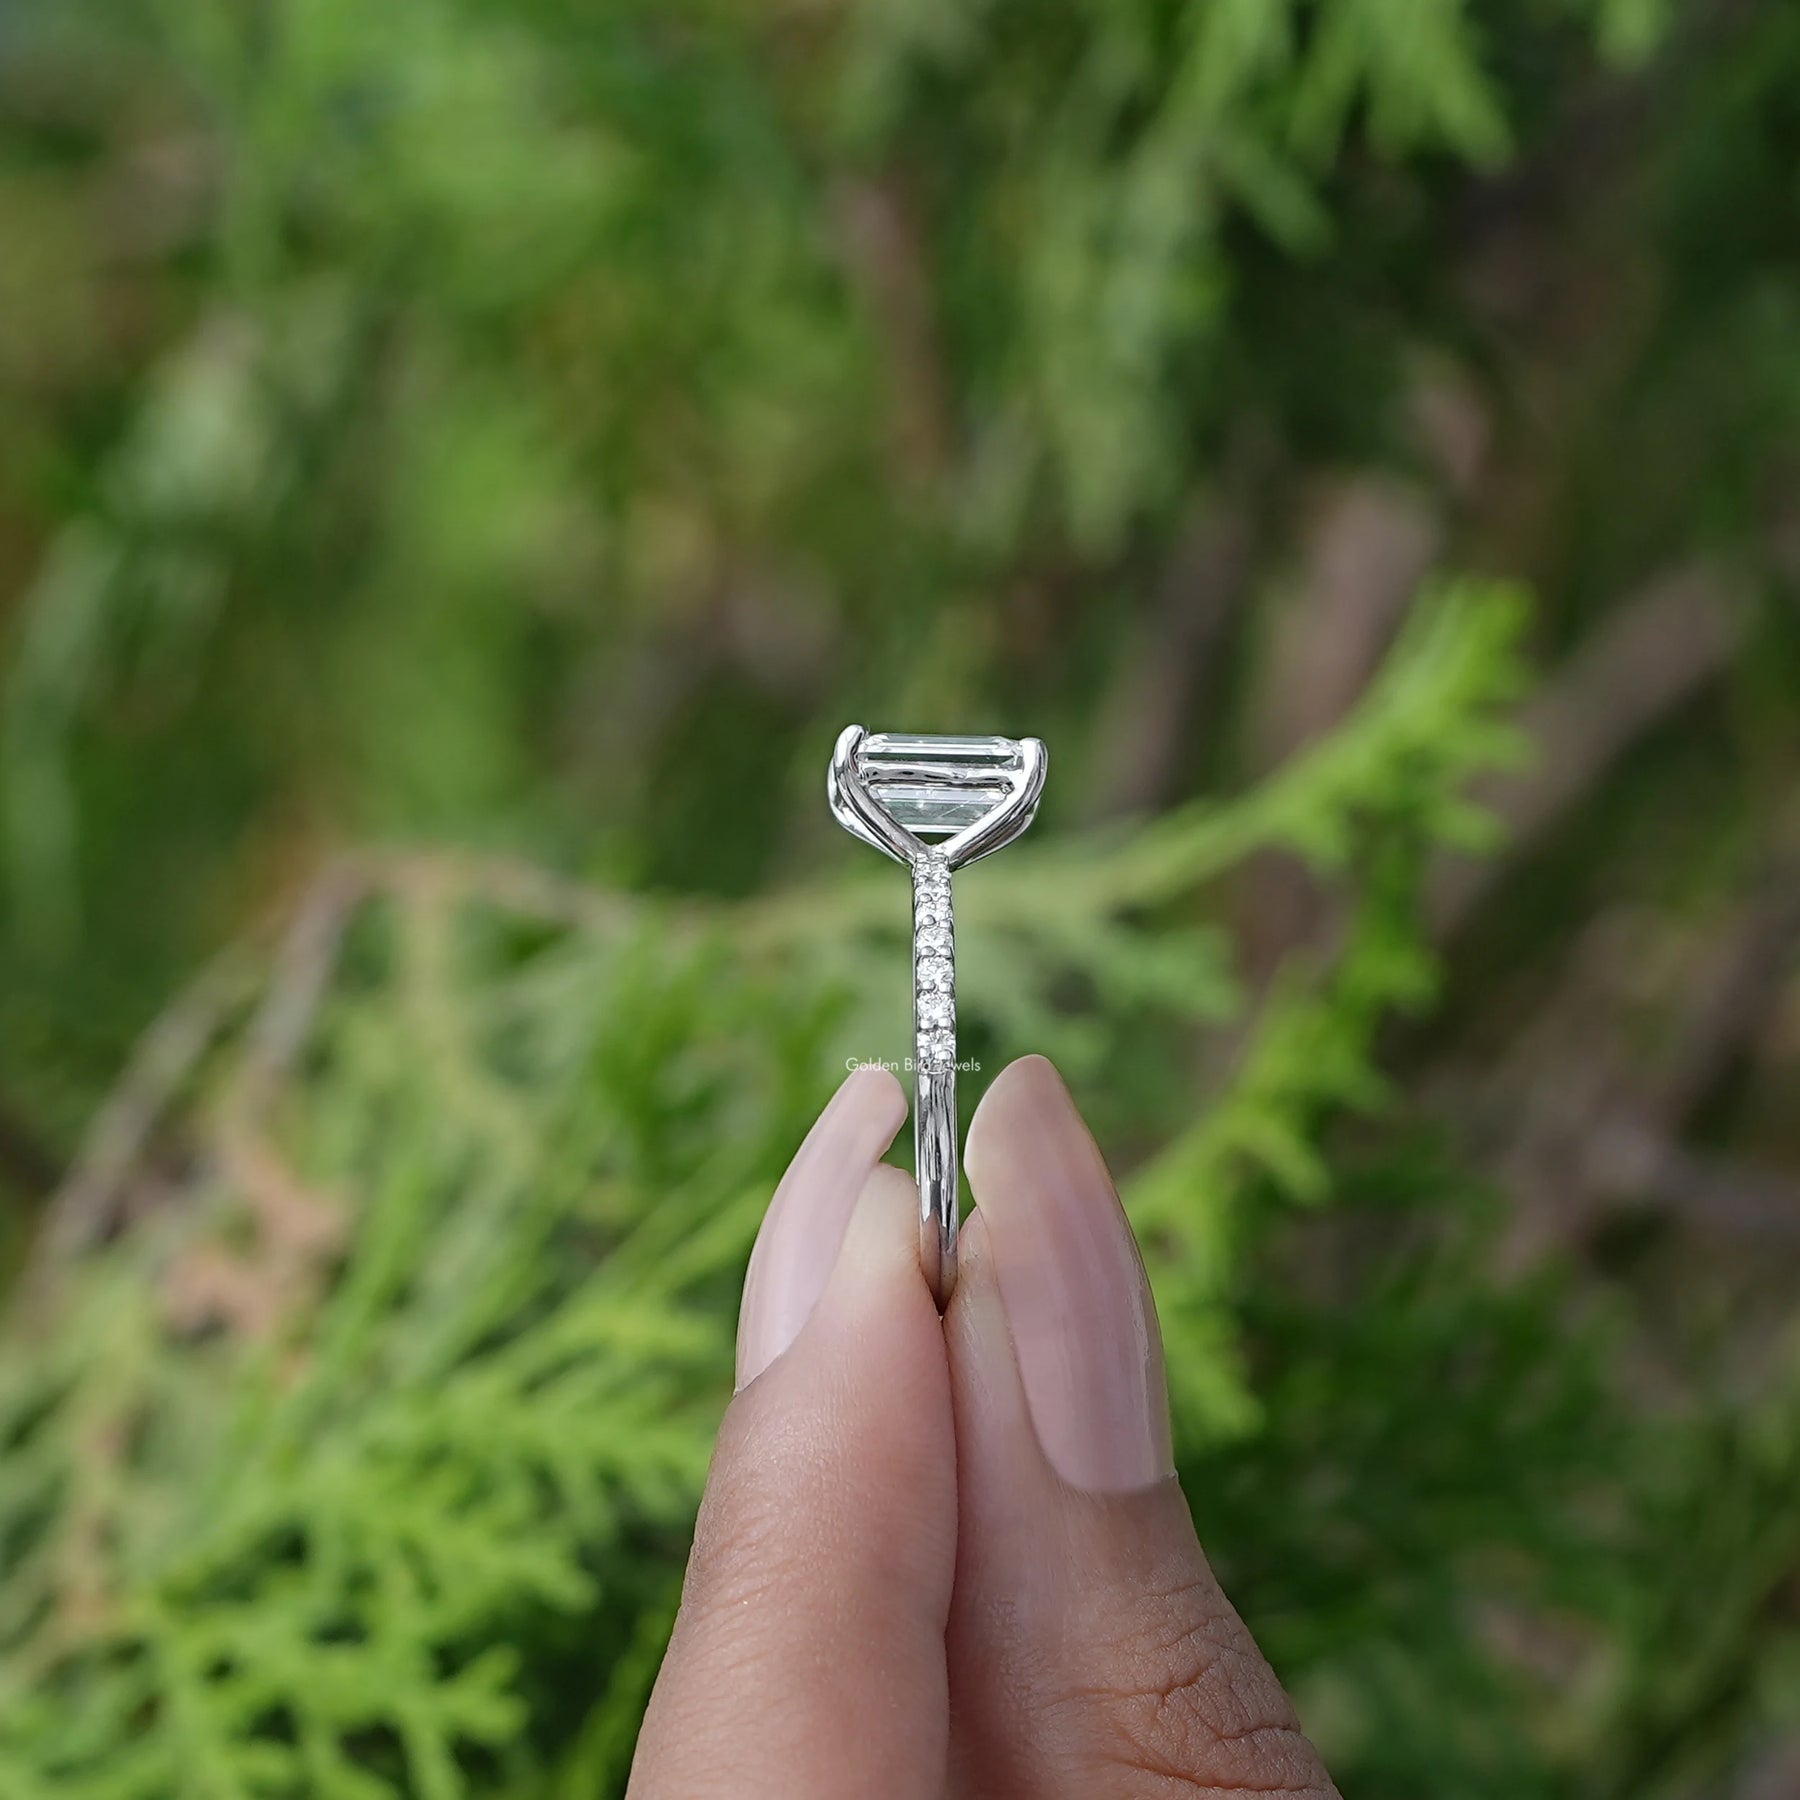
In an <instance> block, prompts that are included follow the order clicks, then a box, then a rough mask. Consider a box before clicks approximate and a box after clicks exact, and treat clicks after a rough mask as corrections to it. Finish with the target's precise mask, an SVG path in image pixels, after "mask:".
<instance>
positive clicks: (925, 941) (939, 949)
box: [917, 925, 951, 956]
mask: <svg viewBox="0 0 1800 1800" xmlns="http://www.w3.org/2000/svg"><path fill="white" fill-rule="evenodd" d="M950 944H951V938H950V928H949V926H947V925H921V926H920V927H919V934H918V941H917V951H918V954H919V955H920V956H948V955H949V954H950Z"/></svg>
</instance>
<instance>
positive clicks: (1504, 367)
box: [0, 0, 1800, 1800]
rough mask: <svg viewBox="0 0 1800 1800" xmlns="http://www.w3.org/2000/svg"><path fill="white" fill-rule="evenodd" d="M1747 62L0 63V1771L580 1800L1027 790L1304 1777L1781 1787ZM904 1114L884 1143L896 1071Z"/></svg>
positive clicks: (1795, 356) (1781, 16)
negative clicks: (812, 1130)
mask: <svg viewBox="0 0 1800 1800" xmlns="http://www.w3.org/2000/svg"><path fill="white" fill-rule="evenodd" d="M1797 171H1800V11H1796V9H1795V8H1793V7H1792V6H1783V5H1778V4H1766V5H1756V4H1752V3H1749V0H1709V3H1704V4H1701V3H1694V4H1683V3H1680V0H1514V4H1511V5H1505V6H1502V5H1496V4H1488V3H1485V0H1483V3H1480V4H1477V3H1474V0H1034V3H1033V4H1031V5H1029V6H1026V5H1017V4H1007V3H1006V0H967V3H964V4H957V3H956V0H839V3H838V4H821V3H819V0H774V3H772V4H769V5H766V6H747V5H738V4H733V3H732V0H659V3H658V4H654V5H646V4H641V3H639V0H615V3H614V4H612V5H609V6H592V5H585V6H584V5H576V4H572V3H570V0H510V3H509V4H506V5H498V4H492V3H491V0H381V3H380V4H377V5H371V4H369V3H368V0H256V3H254V4H250V3H247V0H5V3H4V4H3V5H0V676H3V681H4V686H3V690H0V692H3V702H0V704H3V720H0V727H3V738H0V1269H3V1270H4V1287H5V1295H6V1298H5V1301H4V1306H5V1320H4V1325H5V1336H4V1346H3V1348H0V1795H3V1796H4V1800H49V1797H52V1796H54V1800H165V1797H179V1800H188V1797H190V1796H191V1797H193V1800H240V1797H248V1796H276V1797H279V1796H318V1797H319V1800H395V1797H397V1796H405V1797H413V1796H417V1797H419V1800H501V1797H505V1800H598V1797H600V1796H604V1795H616V1794H618V1793H620V1792H621V1790H622V1787H623V1779H624V1771H625V1769H626V1767H627V1764H628V1761H629V1755H630V1748H631V1743H632V1737H633V1732H634V1730H635V1725H636V1720H637V1717H638V1714H639V1711H640V1709H641V1707H642V1704H643V1699H644V1695H645V1693H646V1691H647V1687H648V1683H649V1681H650V1679H651V1677H652V1675H653V1673H654V1670H655V1667H656V1663H657V1659H658V1657H659V1655H660V1652H661V1648H662V1644H663V1641H664V1638H665V1635H666V1632H667V1629H668V1624H669V1619H670V1616H671V1612H672V1608H673V1605H674V1599H675V1595H676V1592H677V1585H678V1581H679V1570H680V1566H681V1560H682V1555H683V1550H684V1546H685V1540H686V1533H687V1530H688V1526H689V1522H690V1520H691V1516H692V1508H693V1505H694V1501H695V1497H696V1494H697V1492H698V1488H699V1484H700V1481H701V1478H702V1476H703V1472H704V1468H705V1460H706V1455H707V1448H708V1444H709V1441H710V1433H711V1430H712V1427H713V1425H714V1423H715V1421H716V1418H717V1414H718V1411H719V1409H720V1407H721V1405H722V1404H723V1400H724V1398H725V1396H726V1394H727V1393H728V1391H729V1385H730V1340H731V1330H732V1322H733V1316H734V1308H735V1299H736V1285H737V1279H738V1275H739V1272H740V1270H741V1266H742V1260H743V1257H744V1255H745V1253H746V1250H747V1247H748V1243H749V1240H750V1237H751V1235H752V1234H753V1232H754V1229H755V1225H756V1221H757V1218H758V1216H759V1213H760V1208H761V1205H762V1203H763V1200H764V1199H765V1198H766V1196H767V1193H768V1191H769V1189H770V1186H771V1185H772V1183H773V1181H774V1179H775V1177H776V1175H777V1173H778V1171H779V1169H780V1167H781V1166H782V1164H783V1162H784V1161H785V1159H786V1156H787V1154H788V1153H789V1151H790V1150H791V1148H792V1146H793V1144H794V1143H795V1142H796V1141H797V1139H798V1137H799V1135H800V1133H801V1132H802V1131H803V1129H804V1127H805V1124H806V1122H807V1120H808V1119H809V1118H810V1116H811V1114H812V1112H813V1111H814V1110H815V1109H816V1107H817V1106H818V1104H819V1103H820V1102H821V1100H822V1099H823V1097H824V1096H825V1094H826V1093H827V1092H828V1091H829V1089H830V1087H831V1085H832V1084H833V1082H834V1081H835V1080H836V1079H837V1078H838V1076H839V1074H840V1072H841V1070H842V1068H843V1066H844V1061H845V1059H846V1057H849V1056H872V1055H899V1054H901V1053H902V1052H903V1050H904V1041H905V1036H906V1031H907V1016H906V1015H907V1008H906V984H907V974H906V967H905V942H906V932H907V919H906V894H905V884H904V882H901V881H897V880H896V879H894V876H893V872H892V871H891V869H889V868H887V867H886V866H885V865H883V864H880V863H878V862H877V859H875V858H874V857H873V856H872V855H871V854H870V853H869V852H867V851H866V850H864V849H863V848H861V847H860V846H858V845H856V844H854V843H853V842H851V841H850V840H849V839H848V838H846V837H844V836H843V834H842V833H841V832H838V831H837V830H836V829H835V827H833V826H832V825H831V824H830V822H829V820H828V818H827V816H826V812H825V808H824V804H823V796H822V779H823V772H824V766H825V761H826V758H827V756H828V753H829V748H830V745H831V742H832V739H833V737H834V736H835V734H836V732H837V731H838V729H839V728H840V727H841V726H842V725H843V724H844V723H845V722H847V721H848V720H851V719H860V720H862V721H864V722H865V723H868V724H869V725H871V726H872V727H877V728H879V727H883V726H890V727H896V728H914V729H928V730H929V729H937V730H983V729H985V730H1000V731H1006V732H1012V733H1015V734H1023V733H1025V732H1032V733H1035V734H1037V735H1039V736H1041V737H1043V738H1044V739H1046V740H1047V742H1048V743H1049V745H1050V748H1051V773H1050V782H1049V789H1048V794H1047V798H1046V801H1045V804H1044V808H1043V812H1042V814H1041V816H1040V819H1039V822H1038V824H1037V826H1036V827H1035V828H1034V830H1033V832H1032V834H1031V837H1030V838H1029V839H1027V840H1026V841H1025V842H1024V843H1022V844H1021V845H1019V846H1018V847H1016V848H1015V849H1014V850H1012V851H1009V852H1008V853H1007V855H1006V856H1004V857H1001V858H996V859H995V860H994V861H993V862H992V863H991V864H986V865H983V866H982V867H981V868H980V869H977V870H974V871H971V872H970V873H969V875H968V876H967V877H965V878H964V881H963V882H962V883H961V884H960V891H961V894H962V902H961V907H960V923H961V926H962V931H961V937H962V951H963V958H962V961H963V990H964V992H963V1013H964V1027H965V1028H964V1033H963V1043H964V1049H965V1053H969V1054H973V1055H974V1056H975V1057H977V1058H979V1059H980V1061H981V1063H982V1071H981V1074H980V1075H978V1076H976V1077H975V1078H974V1080H973V1083H972V1085H973V1087H975V1088H977V1089H978V1088H979V1086H980V1085H981V1083H982V1082H983V1081H984V1080H985V1079H988V1078H991V1076H992V1073H993V1072H994V1070H995V1069H996V1068H997V1067H998V1066H999V1065H1000V1064H1001V1063H1002V1062H1003V1061H1004V1060H1006V1059H1007V1058H1009V1057H1011V1056H1013V1055H1016V1054H1020V1053H1023V1052H1025V1051H1032V1050H1043V1051H1047V1052H1049V1053H1050V1054H1052V1055H1053V1056H1055V1057H1056V1058H1057V1059H1058V1060H1059V1061H1060V1062H1061V1063H1062V1065H1063V1066H1064V1068H1065V1070H1066V1071H1067V1073H1068V1075H1069V1078H1070V1080H1071V1083H1072V1085H1073V1086H1074V1088H1075V1090H1076V1092H1077V1094H1078V1097H1079V1098H1080V1100H1081V1101H1082V1103H1083V1105H1084V1106H1085V1107H1086V1108H1087V1110H1088V1111H1089V1114H1090V1117H1091V1118H1092V1119H1093V1121H1094V1123H1095V1125H1096V1128H1097V1130H1098V1131H1099V1133H1100V1135H1101V1137H1102V1139H1103V1141H1104V1143H1105V1144H1106V1145H1107V1147H1108V1149H1109V1152H1110V1153H1111V1155H1112V1157H1113V1159H1114V1162H1115V1165H1116V1167H1117V1168H1118V1169H1119V1171H1120V1173H1121V1176H1122V1179H1123V1183H1124V1187H1125V1191H1126V1196H1127V1200H1128V1203H1129V1205H1130V1206H1131V1208H1132V1210H1133V1213H1134V1216H1135V1218H1136V1220H1137V1223H1138V1226H1139V1230H1140V1233H1141V1235H1142V1237H1143V1239H1144V1242H1145V1246H1146V1253H1147V1256H1148V1259H1149V1262H1150V1266H1151V1271H1152V1274H1153V1277H1154V1280H1155V1284H1156V1287H1157V1291H1158V1295H1159V1300H1160V1303H1161V1306H1162V1309H1163V1317H1164V1322H1165V1330H1166V1334H1167V1338H1168V1345H1169V1358H1170V1365H1171V1378H1172V1385H1173V1394H1174V1405H1175V1411H1176V1419H1177V1432H1178V1441H1179V1452H1180V1460H1181V1463H1182V1468H1183V1472H1184V1476H1185V1478H1186V1480H1187V1483H1188V1488H1189V1492H1190V1494H1191V1495H1192V1497H1193V1500H1194V1503H1195V1507H1196V1510H1197V1514H1198V1517H1199V1520H1200V1524H1201V1528H1202V1534H1203V1536H1204V1537H1205V1539H1206V1541H1207V1543H1208V1545H1209V1548H1210V1549H1211V1550H1212V1552H1213V1554H1214V1557H1215V1560H1216V1562H1217V1564H1218V1566H1219V1568H1220V1571H1221V1574H1222V1576H1223V1578H1224V1580H1225V1582H1226V1585H1227V1588H1228V1589H1229V1591H1230V1592H1231V1593H1232V1594H1233V1595H1234V1597H1235V1598H1236V1599H1237V1600H1238V1602H1239V1603H1240V1605H1241V1607H1242V1610H1243V1611H1244V1612H1245V1613H1246V1615H1247V1617H1248V1618H1249V1620H1250V1622H1251V1624H1252V1625H1253V1627H1254V1628H1255V1629H1256V1631H1257V1632H1258V1634H1259V1636H1260V1637H1261V1639H1262V1641H1263V1642H1264V1644H1265V1645H1266V1647H1267V1648H1268V1650H1269V1652H1270V1654H1271V1656H1272V1658H1273V1660H1274V1661H1275V1663H1276V1665H1277V1667H1278V1668H1279V1670H1280V1671H1281V1673H1282V1674H1283V1676H1284V1678H1285V1679H1286V1680H1287V1681H1288V1683H1289V1684H1290V1686H1291V1687H1292V1689H1293V1691H1294V1693H1295V1695H1296V1698H1297V1700H1298V1703H1299V1705H1300V1708H1301V1711H1302V1714H1303V1716H1304V1718H1305V1720H1306V1722H1307V1724H1308V1726H1309V1728H1310V1729H1311V1730H1312V1731H1313V1733H1314V1734H1315V1735H1316V1737H1317V1738H1318V1740H1319V1742H1320V1744H1321V1746H1322V1747H1323V1749H1324V1751H1325V1753H1326V1756H1327V1759H1328V1761H1329V1762H1330V1763H1331V1765H1332V1767H1333V1768H1334V1770H1335V1771H1337V1773H1338V1776H1339V1779H1340V1781H1341V1784H1342V1786H1343V1788H1344V1791H1345V1793H1346V1794H1347V1795H1349V1796H1351V1800H1355V1797H1356V1796H1359V1795H1381V1796H1384V1800H1408V1797H1412V1796H1416V1797H1418V1800H1425V1797H1427V1796H1430V1797H1432V1800H1489V1797H1492V1800H1538V1797H1542V1800H1565V1797H1566V1800H1784V1797H1787V1796H1792V1795H1794V1794H1796V1793H1800V1505H1796V1495H1797V1494H1800V1355H1797V1353H1800V1343H1797V1342H1796V1337H1795V1325H1796V1308H1795V1296H1796V1292H1797V1291H1800V1288H1797V1277H1800V1129H1797V1128H1796V1125H1795V1117H1796V1115H1795V1111H1794V1108H1793V1105H1792V1102H1791V1096H1792V1093H1793V1090H1794V1083H1795V1079H1796V1076H1797V1075H1800V993H1797V991H1796V984H1795V978H1794V977H1795V961H1796V948H1797V946H1800V807H1797V804H1796V799H1795V794H1796V787H1795V777H1796V773H1797V770H1800V706H1797V705H1796V703H1795V699H1794V696H1795V693H1796V690H1797V686H1800V620H1797V617H1796V613H1795V608H1794V600H1795V589H1796V583H1797V582H1800V512H1797V511H1796V491H1797V490H1796V482H1797V480H1800V175H1797ZM973 1097H974V1096H973V1094H972V1093H971V1094H970V1095H969V1096H968V1100H969V1101H972V1100H973Z"/></svg>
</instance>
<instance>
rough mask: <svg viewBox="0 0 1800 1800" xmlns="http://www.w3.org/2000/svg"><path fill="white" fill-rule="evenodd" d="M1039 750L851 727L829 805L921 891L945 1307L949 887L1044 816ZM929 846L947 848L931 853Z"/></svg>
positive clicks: (952, 1134) (929, 1222)
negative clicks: (958, 873) (957, 874)
mask: <svg viewBox="0 0 1800 1800" xmlns="http://www.w3.org/2000/svg"><path fill="white" fill-rule="evenodd" d="M1045 766H1046V757H1045V751H1044V746H1043V745H1042V744H1041V743H1039V741H1038V740H1037V739H1036V738H1020V739H1017V740H1016V741H1015V740H1014V739H1012V738H1003V737H911V736H905V735H902V734H900V733H898V732H878V733H876V734H874V735H873V736H871V735H870V734H869V733H868V732H866V731H865V730H864V729H863V728H862V726H860V725H850V726H846V727H845V729H844V731H843V732H842V733H841V734H840V735H839V737H838V741H837V748H836V749H835V750H834V751H833V752H832V757H831V773H830V776H829V777H828V779H827V781H826V790H825V791H826V795H827V797H828V798H829V800H830V802H831V811H832V814H833V816H834V817H835V818H836V819H837V822H838V823H839V824H840V825H842V826H843V827H844V829H845V830H846V831H848V832H851V833H853V834H854V835H855V836H857V837H859V838H861V839H862V840H863V842H864V843H865V844H873V845H874V846H875V848H876V849H877V850H882V851H885V852H886V853H887V854H888V855H889V856H891V857H892V858H893V859H894V860H895V861H896V862H901V863H905V864H907V866H908V867H909V868H911V870H912V879H913V1154H914V1163H915V1166H916V1168H917V1170H918V1176H919V1260H920V1264H921V1266H922V1267H923V1268H924V1271H925V1279H926V1280H927V1281H928V1282H929V1283H930V1284H931V1290H932V1292H933V1293H934V1294H936V1295H937V1301H938V1305H939V1307H940V1308H941V1307H943V1306H945V1305H947V1304H948V1302H949V1299H950V1292H951V1289H952V1288H953V1287H954V1286H955V1285H956V1228H957V1219H958V1213H957V1146H956V927H955V919H954V914H953V909H952V906H951V901H950V877H951V874H952V873H953V872H954V871H955V870H957V869H961V868H964V867H966V866H967V865H968V864H969V863H972V862H974V861H975V859H976V858H977V857H981V856H986V855H987V854H988V853H989V852H990V851H993V850H998V849H1000V848H1001V847H1002V846H1004V845H1006V844H1010V843H1011V842H1012V841H1013V839H1014V838H1016V837H1017V836H1018V835H1019V833H1020V832H1022V831H1023V830H1024V829H1025V827H1026V826H1027V825H1029V824H1030V823H1031V820H1032V815H1033V814H1034V813H1035V812H1036V811H1037V804H1038V797H1039V796H1040V795H1041V794H1042V793H1043V791H1044V770H1045ZM927 838H933V839H937V840H939V841H938V842H935V843H929V844H928V843H926V842H925V840H926V839H927Z"/></svg>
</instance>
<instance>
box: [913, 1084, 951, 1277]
mask: <svg viewBox="0 0 1800 1800" xmlns="http://www.w3.org/2000/svg"><path fill="white" fill-rule="evenodd" d="M913 1080H914V1090H913V1166H914V1168H916V1169H917V1170H918V1173H919V1265H920V1267H921V1268H922V1269H923V1270H924V1271H925V1280H926V1282H927V1283H928V1284H929V1285H930V1288H931V1291H932V1293H933V1295H935V1296H936V1299H937V1303H938V1307H939V1309H940V1310H942V1309H943V1308H944V1307H945V1306H948V1305H949V1303H950V1293H951V1290H952V1289H953V1288H954V1287H955V1286H956V1231H957V1186H958V1171H957V1154H956V1071H955V1069H954V1068H952V1069H946V1070H943V1071H941V1072H938V1071H933V1070H929V1069H919V1070H918V1071H917V1073H916V1074H915V1075H914V1078H913Z"/></svg>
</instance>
